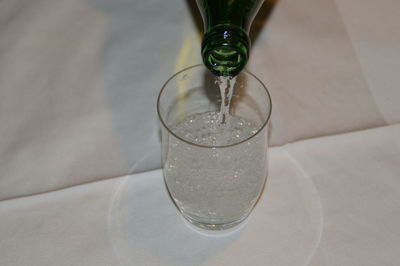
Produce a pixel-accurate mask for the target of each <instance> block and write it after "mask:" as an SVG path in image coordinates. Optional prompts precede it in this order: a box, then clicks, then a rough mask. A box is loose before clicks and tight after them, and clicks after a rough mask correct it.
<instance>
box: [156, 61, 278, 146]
mask: <svg viewBox="0 0 400 266" xmlns="http://www.w3.org/2000/svg"><path fill="white" fill-rule="evenodd" d="M197 67H203V68H204V69H206V68H205V66H204V65H202V64H197V65H192V66H189V67H186V68H184V69H182V70H180V71H178V72H176V73H175V74H173V75H172V76H171V77H170V78H169V79H167V81H165V83H164V85H163V86H162V87H161V90H160V92H159V93H158V97H157V115H158V119H159V120H160V122H161V124H162V126H163V127H164V128H165V129H166V130H167V131H168V132H169V133H170V134H171V135H173V136H174V137H175V138H177V139H179V140H180V141H183V142H185V143H187V144H189V145H193V146H197V147H201V148H208V149H216V148H218V149H220V148H228V147H232V146H236V145H239V144H241V143H244V142H246V141H248V140H250V139H252V138H254V137H255V136H257V135H258V134H259V133H260V132H261V131H262V130H263V129H264V128H265V127H266V126H267V124H268V123H269V121H270V118H271V113H272V101H271V95H270V93H269V91H268V88H267V86H265V84H264V83H263V82H262V81H261V80H260V79H259V78H258V77H257V76H256V75H254V74H253V73H251V72H250V71H248V70H246V69H243V70H242V71H243V72H245V73H246V74H248V75H250V76H252V77H253V78H255V79H256V80H257V81H258V82H259V83H260V84H261V85H262V87H263V88H264V90H265V92H266V94H267V98H268V103H269V108H268V115H267V118H266V119H265V121H264V122H263V124H262V125H261V126H260V127H259V129H257V132H256V133H254V134H253V135H250V136H249V137H247V138H245V139H244V140H241V141H239V142H235V143H232V144H228V145H221V146H218V145H212V146H211V145H201V144H197V143H193V142H191V141H189V140H186V139H184V138H182V137H180V136H178V135H177V134H175V133H174V132H173V131H172V130H171V129H170V128H169V127H168V126H167V125H166V123H165V121H164V119H163V118H162V116H161V112H160V99H161V95H162V93H163V91H164V89H165V88H166V86H167V84H168V83H169V82H170V81H171V80H173V79H174V78H175V77H177V76H178V75H179V74H182V73H183V72H185V71H188V70H189V69H192V68H197Z"/></svg>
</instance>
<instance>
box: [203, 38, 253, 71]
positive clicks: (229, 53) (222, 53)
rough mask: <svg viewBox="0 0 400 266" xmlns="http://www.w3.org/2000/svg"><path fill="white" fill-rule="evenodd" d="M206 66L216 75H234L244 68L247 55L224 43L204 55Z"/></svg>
mask: <svg viewBox="0 0 400 266" xmlns="http://www.w3.org/2000/svg"><path fill="white" fill-rule="evenodd" d="M204 60H205V64H206V66H207V67H208V68H209V69H210V70H211V72H213V73H214V74H215V75H218V76H236V75H237V74H239V72H240V71H241V70H242V69H243V68H244V66H245V62H247V56H246V54H245V53H243V52H242V51H241V50H240V49H236V48H235V47H232V46H229V45H225V46H220V47H215V48H213V49H212V50H210V51H208V52H207V53H206V54H205V55H204Z"/></svg>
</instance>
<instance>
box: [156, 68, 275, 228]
mask: <svg viewBox="0 0 400 266" xmlns="http://www.w3.org/2000/svg"><path fill="white" fill-rule="evenodd" d="M220 108H221V93H220V89H219V86H218V83H217V82H216V78H215V77H214V76H213V75H212V74H211V73H210V72H209V71H208V70H207V69H206V68H205V67H204V66H202V65H197V66H192V67H189V68H186V69H184V70H182V71H180V72H179V73H177V74H175V75H174V76H172V77H171V78H170V79H169V80H168V81H167V82H166V83H165V84H164V86H163V87H162V89H161V92H160V94H159V96H158V101H157V111H158V115H159V118H160V121H161V124H162V127H161V132H162V159H163V172H164V179H165V183H166V186H167V188H168V191H169V193H170V196H171V198H172V199H173V201H174V203H175V205H176V206H177V208H178V209H179V211H180V212H181V213H182V215H183V216H184V217H185V218H186V219H187V220H188V221H189V222H191V223H192V224H194V225H196V226H199V227H201V228H205V229H211V230H220V229H227V228H230V227H233V226H235V225H237V224H239V223H240V222H241V221H243V220H244V219H245V218H246V217H247V216H248V215H249V214H250V212H251V210H252V209H253V207H254V205H255V203H256V201H257V199H258V198H259V196H260V194H261V192H262V190H263V187H264V184H265V181H266V177H267V169H268V165H267V163H268V162H267V149H268V142H267V139H268V136H267V135H268V130H267V124H268V121H269V118H270V115H271V98H270V95H269V93H268V91H267V88H266V87H265V85H264V84H263V83H262V82H261V81H260V80H259V79H258V78H257V77H256V76H254V75H253V74H251V73H249V72H247V71H242V72H241V73H240V74H239V75H238V76H237V77H236V83H235V85H234V92H233V96H232V100H231V103H230V111H229V114H230V115H229V116H228V117H229V119H227V121H226V123H225V124H223V125H221V124H220V123H219V121H220V120H219V112H220Z"/></svg>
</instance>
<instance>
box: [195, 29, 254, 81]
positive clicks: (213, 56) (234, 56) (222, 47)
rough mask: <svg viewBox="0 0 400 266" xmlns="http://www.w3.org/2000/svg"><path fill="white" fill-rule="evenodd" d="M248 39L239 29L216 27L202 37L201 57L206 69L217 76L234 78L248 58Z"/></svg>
mask: <svg viewBox="0 0 400 266" xmlns="http://www.w3.org/2000/svg"><path fill="white" fill-rule="evenodd" d="M249 51H250V39H249V37H248V34H247V33H246V32H245V31H244V30H243V29H241V28H240V27H237V26H234V25H218V26H215V27H212V28H211V29H210V30H209V31H208V32H206V34H205V35H204V38H203V42H202V57H203V61H204V64H205V65H206V67H207V68H208V69H209V70H210V71H211V72H212V73H213V74H215V75H217V76H236V75H237V74H239V72H240V71H241V70H242V69H243V68H244V67H245V65H246V63H247V60H248V58H249Z"/></svg>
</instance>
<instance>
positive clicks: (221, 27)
mask: <svg viewBox="0 0 400 266" xmlns="http://www.w3.org/2000/svg"><path fill="white" fill-rule="evenodd" d="M196 1H197V5H198V7H199V9H200V12H201V14H202V16H203V21H204V31H205V34H204V37H203V41H202V47H201V54H202V57H203V62H204V64H205V66H206V67H207V68H208V69H209V70H210V71H211V72H212V73H214V74H215V75H217V76H236V75H237V74H239V72H240V71H241V70H242V69H243V68H244V67H245V65H246V63H247V60H248V58H249V52H250V38H249V30H250V26H251V23H252V22H253V19H254V17H255V15H256V14H257V12H258V10H259V9H260V7H261V5H262V3H263V0H196Z"/></svg>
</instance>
